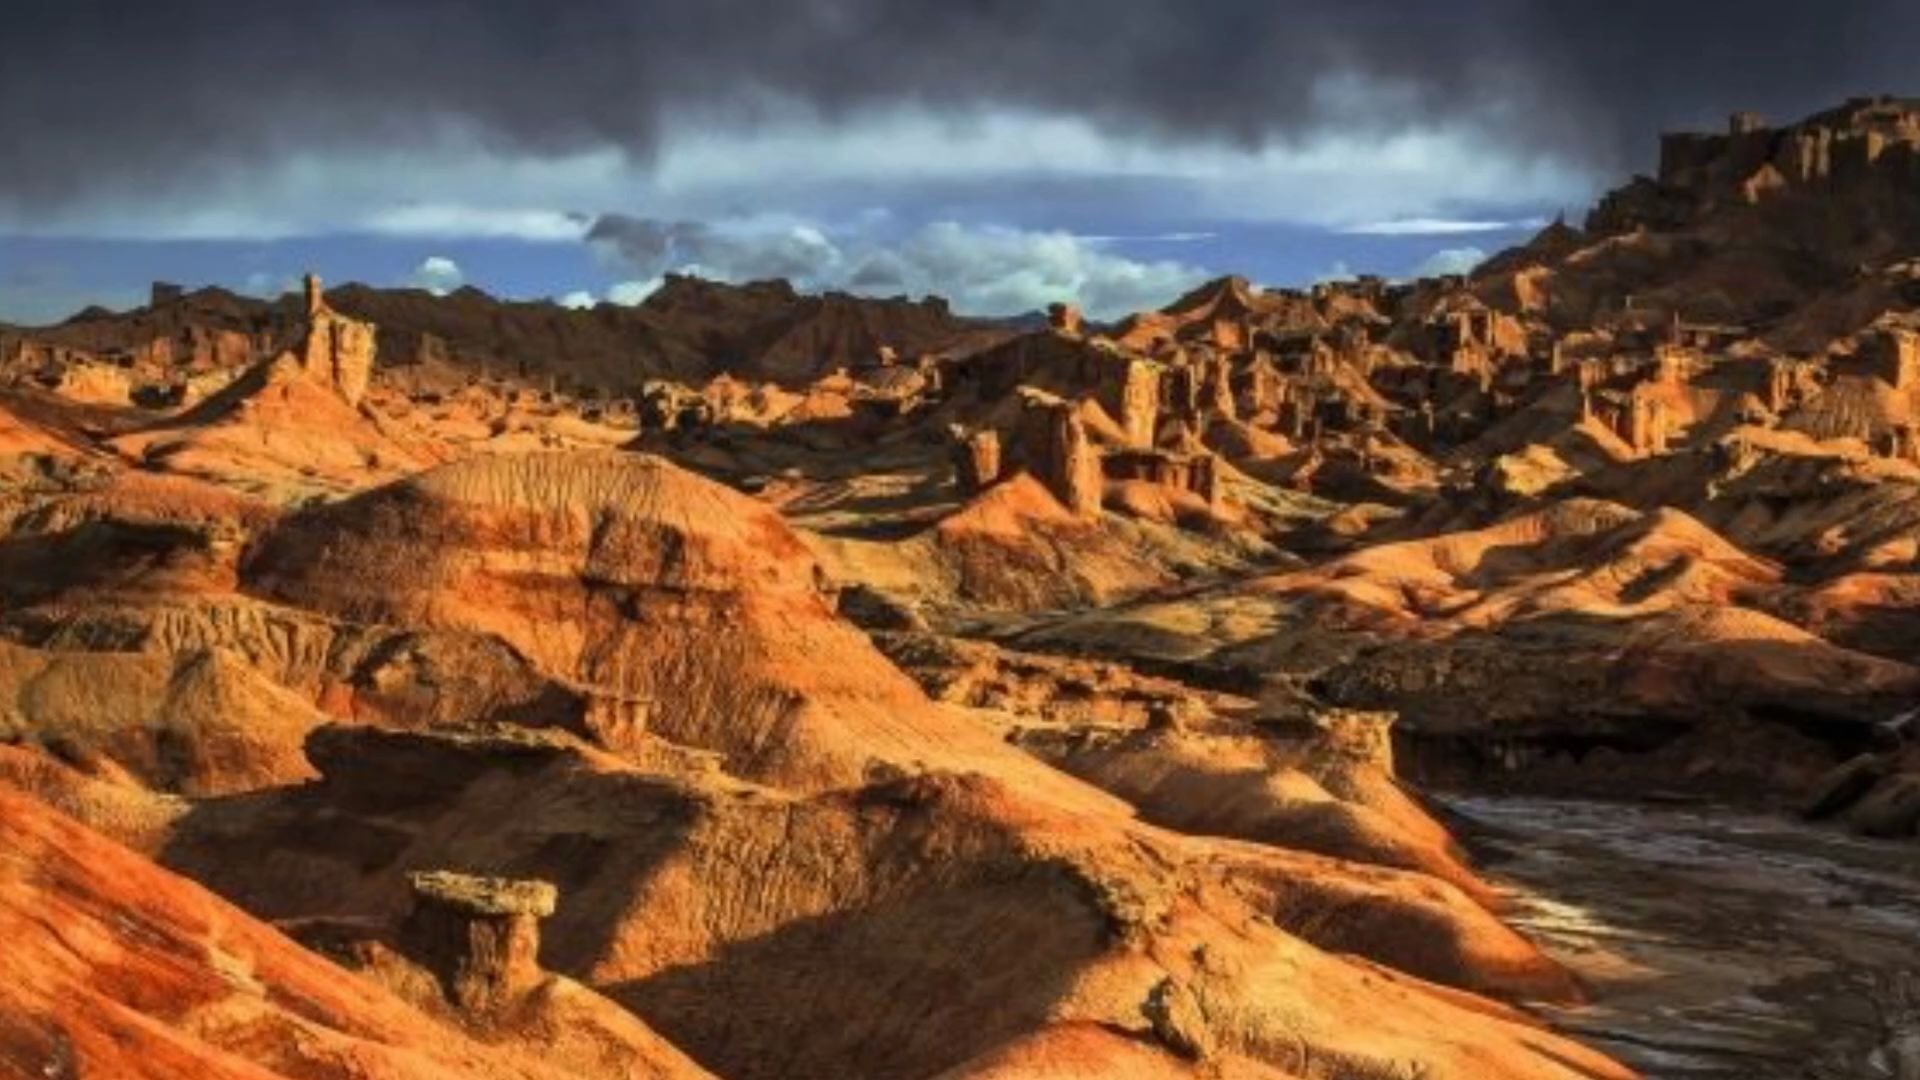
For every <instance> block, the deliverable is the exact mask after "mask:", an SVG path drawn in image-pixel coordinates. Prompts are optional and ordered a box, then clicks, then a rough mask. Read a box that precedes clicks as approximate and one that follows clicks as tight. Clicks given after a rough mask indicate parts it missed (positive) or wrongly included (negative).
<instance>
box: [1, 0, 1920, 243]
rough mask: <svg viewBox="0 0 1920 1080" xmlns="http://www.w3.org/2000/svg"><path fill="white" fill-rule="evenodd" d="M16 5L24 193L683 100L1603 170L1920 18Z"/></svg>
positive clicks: (650, 135) (703, 109)
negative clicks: (1515, 158) (1547, 162)
mask: <svg viewBox="0 0 1920 1080" xmlns="http://www.w3.org/2000/svg"><path fill="white" fill-rule="evenodd" d="M6 24H7V32H6V37H7V43H8V54H7V62H6V64H4V65H0V144H4V145H6V146H7V147H8V160H9V167H8V169H7V170H5V172H4V173H3V174H0V200H4V201H5V202H7V203H10V204H11V205H12V206H13V207H14V208H15V210H16V212H18V211H20V210H22V209H26V210H32V209H36V208H38V209H44V208H47V207H56V206H60V205H63V204H66V203H68V202H70V201H72V200H74V199H76V198H84V197H87V196H89V195H91V194H95V193H98V192H100V191H118V192H121V193H122V194H127V195H131V194H133V193H136V192H138V191H141V190H146V191H150V192H158V193H162V194H164V193H167V192H179V191H181V190H184V189H186V188H188V187H189V186H191V185H195V184H200V183H205V182H207V181H208V180H209V179H217V178H219V177H222V176H226V175H229V174H231V173H234V172H245V171H249V170H251V169H253V168H254V167H255V166H256V163H259V162H269V161H272V160H275V159H277V158H280V157H283V156H285V155H288V154H293V153H298V152H310V153H318V154H321V155H322V156H326V155H336V154H340V153H376V152H380V151H383V150H387V149H391V148H406V147H416V146H422V145H434V144H435V143H436V142H438V141H442V140H448V139H458V140H466V141H470V142H472V143H474V144H475V145H479V146H483V147H486V148H488V149H489V150H490V151H491V152H492V153H493V155H494V156H495V157H496V158H498V159H502V160H555V159H560V158H565V157H568V156H570V155H580V154H588V153H594V152H599V151H605V150H610V151H613V152H615V153H617V154H619V155H622V156H623V157H625V158H627V159H630V160H631V161H633V162H636V163H639V165H641V166H642V167H644V166H645V164H646V163H647V162H649V161H651V160H653V159H654V156H655V155H656V154H658V153H659V151H660V148H661V146H662V136H663V134H664V133H666V132H668V131H669V130H671V129H687V128H696V129H704V130H712V131H720V132H732V131H741V130H747V129H752V128H755V127H756V126H758V127H766V126H772V127H775V128H778V127H782V126H790V125H791V124H792V123H794V122H797V118H810V119H811V120H812V121H814V122H818V123H822V124H825V125H828V126H831V127H836V128H839V127H846V126H849V125H857V123H858V122H859V120H860V119H861V117H863V116H864V115H865V114H867V113H869V112H871V111H873V110H876V109H889V108H897V107H899V106H901V105H903V104H904V105H910V106H914V107H917V108H920V109H923V110H924V111H926V112H929V113H933V114H950V115H959V116H965V115H976V116H994V115H999V114H1002V113H1022V114H1029V115H1038V116H1052V117H1070V118H1074V119H1075V120H1077V121H1081V122H1084V123H1086V124H1088V125H1090V126H1091V127H1092V128H1093V129H1094V130H1096V131H1098V132H1100V133H1101V134H1102V135H1104V136H1114V135H1119V136H1124V137H1125V138H1127V139H1131V140H1138V141H1140V142H1142V143H1144V144H1147V145H1151V146H1169V147H1171V146H1181V145H1186V146H1191V145H1194V144H1202V143H1204V144H1210V145H1216V146H1230V147H1239V148H1242V149H1249V148H1251V149H1261V148H1270V147H1274V146H1280V145H1285V144H1289V143H1292V142H1297V141H1299V140H1301V139H1303V138H1306V137H1309V136H1311V135H1313V134H1315V133H1319V132H1325V131H1329V130H1338V131H1344V132H1348V133H1351V134H1354V135H1356V136H1363V137H1368V136H1381V135H1390V134H1393V133H1397V132H1406V131H1418V130H1430V129H1432V128H1434V127H1436V126H1446V125H1448V124H1465V125H1468V126H1470V127H1471V128H1473V129H1474V130H1475V131H1477V132H1479V133H1481V134H1482V135H1483V136H1484V137H1485V138H1487V139H1489V140H1492V141H1494V142H1498V143H1501V144H1503V145H1505V146H1507V147H1509V148H1518V150H1519V151H1522V152H1523V153H1521V156H1527V155H1528V154H1547V155H1549V156H1552V157H1555V158H1556V159H1562V160H1577V161H1579V162H1582V163H1584V164H1589V165H1598V166H1602V167H1605V168H1607V169H1609V170H1611V169H1613V168H1616V167H1617V166H1618V165H1619V164H1620V163H1621V162H1623V161H1626V160H1630V159H1641V160H1643V159H1644V154H1645V151H1644V147H1645V146H1646V145H1647V140H1648V137H1649V134H1650V132H1651V131H1652V130H1654V129H1655V128H1657V127H1659V126H1661V125H1663V124H1667V123H1671V122H1675V121H1683V120H1693V121H1700V120H1707V119H1710V118H1712V117H1715V116H1717V115H1719V114H1720V113H1722V112H1724V111H1725V110H1727V109H1729V108H1731V107H1733V106H1736V105H1738V106H1747V105H1751V106H1755V107H1759V108H1767V109H1776V110H1794V109H1800V108H1806V107H1808V106H1811V105H1813V104H1818V103H1820V102H1822V101H1824V100H1826V99H1830V98H1834V97H1837V96H1840V95H1842V94H1845V93H1858V92H1862V91H1864V90H1866V89H1870V88H1879V87H1881V86H1884V85H1886V84H1888V83H1890V82H1892V81H1894V80H1899V79H1902V78H1905V77H1906V72H1907V71H1908V69H1909V64H1908V58H1909V57H1910V56H1911V55H1913V53H1914V51H1915V46H1916V45H1920V8H1916V7H1915V6H1914V5H1912V4H1911V3H1906V2H1903V0H1854V2H1851V3H1848V4H1846V5H1840V6H1817V5H1808V4H1804V3H1800V2H1798V0H1746V2H1740V3H1733V2H1727V0H1698V2H1693V3H1687V4H1673V3H1654V2H1650V0H1616V2H1613V3H1607V4H1571V3H1568V4H1562V3H1533V2H1527V0H1460V2H1459V3H1453V4H1444V5H1441V4H1431V3H1427V2H1424V0H1397V2H1392V0H1341V2H1338V3H1334V2H1331V0H1329V2H1325V3H1311V4H1285V5H1281V4H1274V3H1271V2H1269V0H1217V2H1210V3H1206V4H1190V3H1184V2H1178V0H1121V2H1119V3H1094V2H1092V0H1020V2H1014V0H969V2H965V3H951V4H913V5H903V4H896V3H889V2H887V0H713V2H710V3H705V4H700V5H687V4H673V3H667V2H666V0H582V2H580V3H577V4H573V5H569V6H568V7H567V8H566V11H565V13H564V17H561V16H560V15H558V14H557V13H556V12H555V10H554V9H553V8H552V6H551V5H548V4H536V3H532V2H526V0H491V2H487V3H480V2H477V0H422V2H419V3H409V4H393V3H389V2H387V0H333V2H330V3H327V4H320V5H308V6H307V7H305V8H303V9H301V12H300V17H299V18H298V19H288V18H286V17H285V13H284V11H283V10H282V9H279V8H276V7H273V6H271V5H261V4H257V3H252V2H248V0H178V2H176V3H169V4H166V5H128V4H124V3H119V2H117V0H14V2H13V3H10V4H9V5H8V8H7V20H6ZM1784 55H1791V56H1792V59H1793V62H1792V63H1767V62H1761V60H1762V59H1763V58H1766V57H1776V58H1777V57H1781V56H1784ZM512 73H519V74H520V75H532V76H537V77H515V75H513V74H512ZM923 164H924V166H925V167H926V168H927V169H929V170H935V171H937V170H938V169H939V168H940V165H941V163H940V162H939V161H937V160H934V161H927V162H924V163H923Z"/></svg>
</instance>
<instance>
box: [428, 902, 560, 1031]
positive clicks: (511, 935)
mask: <svg viewBox="0 0 1920 1080" xmlns="http://www.w3.org/2000/svg"><path fill="white" fill-rule="evenodd" d="M410 884H411V886H412V889H413V910H412V912H411V913H410V914H409V915H408V916H407V920H406V922H405V924H404V925H403V926H402V927H401V945H402V948H404V949H405V950H407V952H408V954H409V955H410V956H412V957H413V958H414V959H415V960H416V961H418V962H419V963H421V964H424V965H425V966H426V967H427V969H428V970H430V971H432V972H433V974H434V975H435V977H436V978H438V979H439V980H440V985H441V988H442V990H443V991H444V992H445V994H446V996H447V1000H449V1001H451V1002H453V1003H454V1004H455V1005H456V1006H458V1007H459V1008H460V1009H462V1010H464V1011H466V1012H469V1013H479V1014H486V1013H495V1012H499V1011H502V1010H504V1009H508V1008H511V1007H513V1006H514V1005H517V1004H518V1003H519V1002H520V1001H521V1000H523V999H524V998H525V997H526V996H527V995H528V994H530V993H532V992H533V991H534V990H535V989H536V988H538V987H539V986H540V984H541V983H542V982H543V981H544V980H545V979H546V974H545V973H544V972H542V971H541V970H540V920H542V919H544V918H546V917H548V916H549V915H552V914H553V910H554V906H555V904H556V903H558V901H559V891H558V890H556V889H555V888H554V887H553V885H552V884H551V883H549V882H545V881H513V880H508V879H505V878H489V877H477V876H474V875H472V874H457V873H453V872H451V871H446V870H435V871H428V872H422V873H417V874H414V875H413V877H412V878H411V879H410Z"/></svg>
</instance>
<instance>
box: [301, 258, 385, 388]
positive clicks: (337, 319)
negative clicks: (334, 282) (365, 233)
mask: <svg viewBox="0 0 1920 1080" xmlns="http://www.w3.org/2000/svg"><path fill="white" fill-rule="evenodd" d="M306 301H307V312H306V315H307V332H306V337H305V339H304V340H303V341H302V342H301V344H300V348H299V356H300V364H301V367H302V369H303V370H304V371H305V372H306V373H307V375H308V376H309V377H310V378H312V379H315V380H317V381H318V382H320V383H321V384H322V385H325V386H329V387H331V388H333V390H334V391H335V392H336V393H338V394H339V395H340V396H341V397H342V398H344V399H346V402H347V404H349V405H358V404H360V399H361V398H362V397H364V396H366V393H367V385H368V383H370V382H371V381H372V379H373V361H374V354H375V334H376V333H377V328H376V327H375V326H374V325H373V324H372V323H368V322H361V321H360V320H358V319H350V318H347V317H346V316H344V315H342V314H340V313H339V312H337V311H334V310H333V309H332V308H331V307H328V306H327V300H326V295H325V294H324V293H323V292H322V291H321V289H320V279H319V278H318V277H316V276H314V275H312V274H308V275H307V279H306Z"/></svg>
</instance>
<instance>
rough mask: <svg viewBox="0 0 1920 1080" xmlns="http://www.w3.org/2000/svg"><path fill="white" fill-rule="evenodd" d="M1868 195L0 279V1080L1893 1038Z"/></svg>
mask: <svg viewBox="0 0 1920 1080" xmlns="http://www.w3.org/2000/svg"><path fill="white" fill-rule="evenodd" d="M1916 182H1920V102H1913V101H1905V100H1897V99H1887V98H1862V99H1856V100H1852V101H1849V102H1846V103H1845V104H1843V105H1840V106H1837V107H1835V108H1833V109H1830V110H1827V111H1824V112H1821V113H1817V114H1815V115H1812V116H1809V117H1807V118H1805V119H1803V120H1800V121H1796V122H1793V123H1790V124H1786V125H1783V126H1778V127H1764V126H1756V125H1755V124H1754V123H1752V122H1751V121H1749V120H1746V119H1743V118H1742V117H1736V118H1735V119H1734V122H1733V124H1732V125H1731V127H1730V129H1729V130H1728V131H1727V132H1725V133H1718V134H1696V135H1686V136H1683V137H1669V139H1668V141H1666V142H1665V143H1663V155H1662V161H1661V167H1660V170H1659V173H1658V175H1656V176H1647V177H1639V178H1636V179H1634V180H1632V181H1631V182H1628V183H1626V184H1625V185H1624V186H1621V187H1619V188H1618V189H1616V190H1615V191H1613V192H1612V193H1610V194H1608V195H1607V196H1606V197H1605V198H1603V199H1602V200H1600V202H1599V203H1598V204H1597V205H1596V206H1595V207H1594V208H1593V209H1592V210H1591V211H1590V212H1589V213H1588V214H1587V215H1586V216H1585V219H1584V221H1582V222H1581V223H1580V224H1578V225H1575V224H1573V223H1570V222H1568V221H1566V220H1558V221H1554V222H1553V223H1551V224H1550V225H1548V226H1546V227H1545V228H1543V229H1541V230H1540V231H1539V233H1538V235H1537V236H1535V237H1534V238H1533V239H1532V240H1531V241H1530V242H1528V243H1526V244H1524V245H1522V246H1519V247H1516V248H1513V249H1511V250H1508V251H1505V252H1502V253H1500V254H1498V255H1496V256H1494V257H1493V258H1491V259H1489V260H1487V261H1486V262H1485V263H1483V264H1481V265H1480V266H1479V267H1478V268H1477V269H1475V270H1474V271H1473V272H1472V273H1471V274H1468V275H1460V276H1450V277H1437V278H1421V279H1416V280H1409V281H1388V280H1383V279H1380V278H1373V277H1360V278H1357V279H1352V280H1345V281H1339V282H1330V283H1325V284H1320V285H1315V286H1313V287H1311V288H1304V289H1280V288H1261V287H1257V286H1255V285H1254V284H1252V283H1250V282H1249V281H1247V280H1246V279H1244V278H1239V277H1225V278H1222V279H1220V280H1217V281H1213V282H1210V283H1207V284H1205V285H1203V286H1201V287H1199V288H1197V289H1195V290H1193V291H1192V292H1190V293H1189V294H1187V295H1185V296H1182V297H1179V298H1178V299H1176V300H1174V301H1173V302H1172V303H1170V304H1169V305H1167V306H1166V307H1165V308H1163V309H1159V310H1148V311H1141V312H1138V313H1136V314H1133V315H1131V316H1129V317H1126V318H1124V319H1120V320H1117V321H1105V322H1102V321H1095V320H1092V319H1088V318H1085V317H1083V316H1082V314H1081V312H1080V311H1079V310H1077V309H1076V308H1075V307H1074V306H1072V305H1070V304H1065V303H1062V304H1058V305H1055V306H1054V307H1053V308H1052V309H1051V310H1049V311H1046V312H1036V313H1034V314H1033V315H1031V316H1028V317H1023V318H1016V319H997V320H988V319H978V318H968V317H963V316H961V315H957V314H955V313H954V312H953V311H952V310H950V308H949V307H948V305H947V304H945V303H944V302H942V301H939V300H938V299H910V298H904V297H903V298H897V299H872V298H863V297H856V296H851V295H844V294H838V293H828V294H824V295H809V294H806V293H804V292H801V291H798V290H795V289H794V288H792V287H791V286H789V285H788V284H787V283H785V282H782V281H768V282H759V283H755V284H749V285H728V284H719V283H715V282H709V281H703V280H700V279H698V278H694V277H673V278H670V279H669V280H667V281H666V283H665V284H664V285H663V286H662V287H661V289H660V290H659V291H658V292H656V293H655V294H654V295H652V296H651V297H649V298H648V299H647V300H646V301H645V302H643V303H641V304H639V305H638V306H635V307H616V306H613V305H604V304H603V305H601V306H599V307H597V308H593V309H589V310H572V309H569V308H565V307H561V306H559V305H556V304H553V303H545V302H521V301H506V300H499V299H495V298H493V297H491V296H489V295H487V294H485V293H483V292H481V291H480V290H478V289H473V288H465V289H460V290H457V291H453V292H451V293H450V294H448V295H444V296H440V295H432V294H429V293H427V292H425V291H421V290H408V289H374V288H368V287H365V286H359V285H345V286H342V287H339V288H333V289H328V288H327V287H326V285H325V283H323V282H321V281H320V280H318V279H317V278H311V277H310V278H309V279H308V280H307V282H306V283H305V288H304V290H303V291H301V292H298V293H292V294H288V295H286V296H283V297H281V298H280V299H279V300H276V301H264V300H257V299H251V298H247V297H243V296H239V295H236V294H233V293H229V292H225V291H223V290H220V289H214V288H206V289H192V288H185V287H181V286H178V285H172V284H166V283H158V284H156V285H155V286H154V287H153V292H152V297H151V302H150V303H148V304H147V305H144V306H141V307H138V308H136V309H133V310H126V311H107V310H102V309H90V310H86V311H82V312H80V313H78V314H77V315H75V316H73V317H72V318H71V319H68V320H67V321H64V322H61V323H58V324H56V325H49V326H39V327H11V326H0V941H4V942H5V945H4V947H3V948H0V976H4V977H0V1075H5V1076H18V1077H41V1078H45V1077H61V1078H67V1077H74V1078H80V1077H85V1078H92V1077H116V1076H126V1077H149V1076H150V1077H192V1078H195V1080H210V1078H215V1077H220V1078H225V1077H233V1078H261V1077H302V1078H365V1080H376V1078H395V1080H398V1078H406V1077H446V1078H454V1077H474V1078H480V1077H529V1078H531V1077H556V1078H557V1077H589V1078H599V1077H606V1078H614V1077H660V1078H669V1077H671V1078H689V1080H690V1078H695V1077H723V1078H727V1080H780V1078H822V1080H825V1078H844V1080H935V1078H939V1080H988V1078H993V1080H1013V1078H1033V1077H1039V1078H1049V1077H1051V1078H1062V1080H1065V1078H1071V1077H1086V1076H1100V1077H1107V1078H1110V1080H1118V1078H1122V1077H1141V1078H1146V1077H1194V1078H1201V1077H1222V1078H1249V1080H1251V1078H1275V1080H1278V1078H1295V1080H1404V1078H1413V1077H1420V1078H1425V1080H1613V1078H1627V1077H1632V1076H1639V1075H1646V1076H1655V1077H1661V1076H1665V1077H1716V1078H1719V1077H1724V1078H1734V1077H1808V1078H1815V1080H1819V1078H1833V1080H1838V1078H1841V1077H1857V1076H1891V1077H1901V1078H1905V1077H1913V1076H1917V1075H1920V960H1916V959H1915V956H1916V954H1915V953H1914V952H1913V948H1912V943H1913V941H1914V937H1915V934H1916V933H1917V932H1920V858H1917V857H1916V856H1920V846H1917V845H1920V835H1917V834H1920V261H1916V260H1915V259H1914V258H1913V257H1912V256H1913V253H1914V252H1915V251H1916V250H1920V196H1916V194H1915V192H1916V191H1920V186H1917V183H1916ZM1874 1070H1879V1071H1874Z"/></svg>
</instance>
